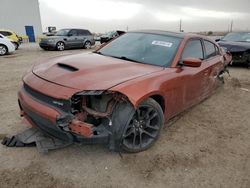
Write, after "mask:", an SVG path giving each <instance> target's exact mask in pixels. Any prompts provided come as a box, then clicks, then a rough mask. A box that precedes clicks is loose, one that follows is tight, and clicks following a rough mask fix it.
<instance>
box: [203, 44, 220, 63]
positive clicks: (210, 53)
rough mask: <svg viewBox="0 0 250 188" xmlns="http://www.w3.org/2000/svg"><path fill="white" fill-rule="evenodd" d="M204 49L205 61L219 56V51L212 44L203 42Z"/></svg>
mask: <svg viewBox="0 0 250 188" xmlns="http://www.w3.org/2000/svg"><path fill="white" fill-rule="evenodd" d="M204 47H205V50H206V59H208V58H211V57H214V56H216V55H218V54H219V49H218V47H217V46H215V45H214V44H213V43H212V42H209V41H207V40H204Z"/></svg>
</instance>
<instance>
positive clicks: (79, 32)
mask: <svg viewBox="0 0 250 188" xmlns="http://www.w3.org/2000/svg"><path fill="white" fill-rule="evenodd" d="M78 35H79V36H86V35H91V33H90V32H89V31H88V30H78Z"/></svg>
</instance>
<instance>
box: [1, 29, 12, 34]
mask: <svg viewBox="0 0 250 188" xmlns="http://www.w3.org/2000/svg"><path fill="white" fill-rule="evenodd" d="M0 31H8V32H10V33H14V31H11V30H9V29H0Z"/></svg>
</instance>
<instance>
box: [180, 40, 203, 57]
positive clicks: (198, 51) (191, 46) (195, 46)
mask: <svg viewBox="0 0 250 188" xmlns="http://www.w3.org/2000/svg"><path fill="white" fill-rule="evenodd" d="M189 57H192V58H198V59H201V60H203V59H204V55H203V49H202V44H201V40H199V39H193V40H190V41H188V43H187V45H186V46H185V48H184V51H183V54H182V59H185V58H189Z"/></svg>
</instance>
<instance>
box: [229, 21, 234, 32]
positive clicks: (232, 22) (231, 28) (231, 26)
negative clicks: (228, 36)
mask: <svg viewBox="0 0 250 188" xmlns="http://www.w3.org/2000/svg"><path fill="white" fill-rule="evenodd" d="M233 24H234V21H233V20H231V24H230V32H232V31H233Z"/></svg>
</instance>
